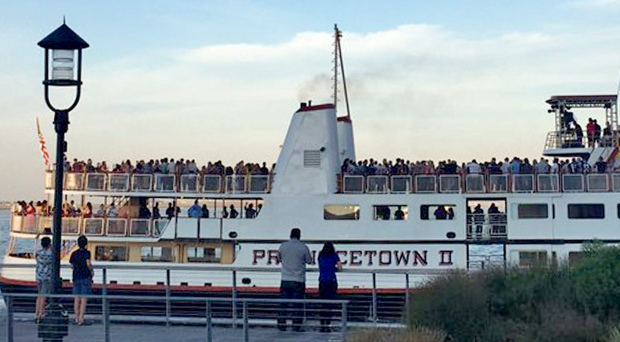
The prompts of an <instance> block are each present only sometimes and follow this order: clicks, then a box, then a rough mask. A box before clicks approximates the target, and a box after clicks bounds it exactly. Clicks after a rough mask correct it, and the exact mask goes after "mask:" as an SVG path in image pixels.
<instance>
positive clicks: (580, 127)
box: [544, 95, 620, 160]
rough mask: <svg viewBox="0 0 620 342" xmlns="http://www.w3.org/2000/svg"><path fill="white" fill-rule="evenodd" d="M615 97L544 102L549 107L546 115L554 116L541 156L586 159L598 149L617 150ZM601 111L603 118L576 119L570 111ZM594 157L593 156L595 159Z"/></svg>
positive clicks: (561, 98)
mask: <svg viewBox="0 0 620 342" xmlns="http://www.w3.org/2000/svg"><path fill="white" fill-rule="evenodd" d="M617 101H618V96H617V95H556V96H552V97H551V98H549V99H548V100H547V101H546V102H547V103H548V104H549V106H550V108H549V109H548V110H547V112H548V113H552V114H554V117H555V130H554V131H551V132H549V133H548V134H547V139H546V141H545V148H544V155H546V156H583V157H589V156H590V155H591V154H592V153H594V152H596V150H595V149H596V148H599V151H598V152H600V153H605V151H604V150H605V148H608V149H609V148H617V147H618V146H619V142H618V138H619V137H620V135H619V134H618V129H617V127H618V109H617ZM575 109H577V110H583V109H599V110H600V109H602V110H604V114H605V116H604V118H603V120H604V121H603V120H600V119H601V118H600V117H599V118H598V121H597V119H596V116H594V119H593V118H592V116H591V117H590V118H589V119H588V122H587V125H586V121H585V117H582V118H581V119H580V120H578V118H577V115H576V114H575V113H574V110H575ZM596 158H598V156H595V160H596Z"/></svg>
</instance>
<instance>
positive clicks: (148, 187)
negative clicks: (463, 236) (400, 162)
mask: <svg viewBox="0 0 620 342" xmlns="http://www.w3.org/2000/svg"><path fill="white" fill-rule="evenodd" d="M50 172H53V171H48V173H50ZM69 174H70V175H75V177H68V178H67V179H69V178H71V179H72V181H71V182H72V183H71V184H72V185H71V186H66V187H65V188H66V189H65V190H68V191H71V190H73V191H78V190H87V191H103V190H107V191H110V192H114V193H117V192H118V193H125V194H127V195H128V196H131V193H132V192H133V193H135V192H152V193H166V194H170V196H173V194H174V193H175V192H181V193H183V194H184V195H183V196H186V195H188V194H191V195H207V194H232V195H241V194H245V195H252V194H255V195H256V194H266V193H269V192H270V190H271V187H270V184H271V182H272V181H273V177H272V176H269V175H230V176H220V175H210V174H205V175H200V174H187V175H185V174H184V175H181V178H180V180H179V179H177V178H176V176H175V175H169V174H157V173H155V174H137V173H136V174H125V173H107V174H105V173H69ZM101 176H105V181H103V182H104V183H105V185H104V186H101V182H102V181H101V180H98V181H97V186H96V187H91V188H90V189H88V187H89V185H90V184H91V181H90V180H89V177H97V178H99V177H101ZM554 177H559V178H560V179H559V180H556V179H554ZM619 177H620V173H527V174H490V173H488V172H487V173H485V174H467V173H457V174H414V175H346V174H345V175H342V176H339V179H340V186H339V192H342V193H353V194H363V193H367V194H389V193H405V194H409V193H418V194H424V193H427V194H428V193H430V194H434V193H510V192H517V193H522V192H529V193H549V192H609V191H612V192H620V178H619ZM578 178H580V179H581V181H578V183H575V182H577V179H578ZM603 178H604V180H603ZM93 182H94V181H93ZM46 188H47V189H48V190H50V188H49V186H48V185H46Z"/></svg>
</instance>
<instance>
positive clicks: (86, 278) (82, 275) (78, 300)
mask: <svg viewBox="0 0 620 342" xmlns="http://www.w3.org/2000/svg"><path fill="white" fill-rule="evenodd" d="M77 243H78V247H80V248H79V249H78V250H77V251H75V252H73V253H71V258H70V260H69V262H70V263H71V266H72V267H73V294H74V295H75V299H74V301H73V310H74V312H75V324H77V325H84V313H85V312H86V302H87V300H88V299H87V298H85V297H84V296H87V295H90V294H92V293H93V265H92V264H91V263H90V251H89V250H88V249H86V245H87V244H88V239H87V238H86V236H84V235H82V236H80V237H79V238H78V240H77Z"/></svg>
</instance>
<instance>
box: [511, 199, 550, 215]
mask: <svg viewBox="0 0 620 342" xmlns="http://www.w3.org/2000/svg"><path fill="white" fill-rule="evenodd" d="M517 215H518V217H519V218H520V219H546V218H548V217H549V208H548V206H547V204H546V203H519V205H518V206H517Z"/></svg>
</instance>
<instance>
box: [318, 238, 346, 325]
mask: <svg viewBox="0 0 620 342" xmlns="http://www.w3.org/2000/svg"><path fill="white" fill-rule="evenodd" d="M336 271H342V263H341V262H340V258H339V257H338V254H337V253H336V249H335V248H334V244H332V243H331V242H326V243H325V244H324V245H323V249H322V250H321V252H320V253H319V294H320V296H321V299H336V292H337V291H338V280H337V278H336ZM334 309H335V308H334V307H333V306H332V305H331V304H327V305H325V307H324V309H323V310H322V312H321V332H330V331H331V329H330V327H329V325H330V324H331V317H332V315H333V311H334Z"/></svg>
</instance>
